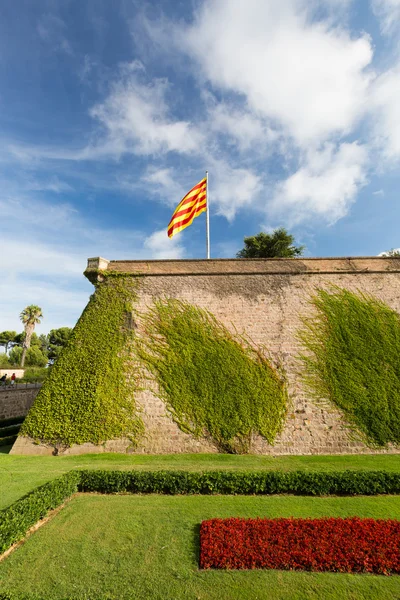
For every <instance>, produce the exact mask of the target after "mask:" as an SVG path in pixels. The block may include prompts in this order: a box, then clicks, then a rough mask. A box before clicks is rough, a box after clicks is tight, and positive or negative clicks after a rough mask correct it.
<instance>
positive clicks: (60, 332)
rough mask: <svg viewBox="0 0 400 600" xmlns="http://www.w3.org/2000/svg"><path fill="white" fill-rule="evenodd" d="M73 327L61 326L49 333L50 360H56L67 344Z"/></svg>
mask: <svg viewBox="0 0 400 600" xmlns="http://www.w3.org/2000/svg"><path fill="white" fill-rule="evenodd" d="M71 333H72V329H71V328H70V327H60V328H59V329H52V330H51V331H50V333H49V338H48V352H49V360H50V362H52V363H53V362H54V361H55V360H56V359H57V358H58V356H59V354H60V352H61V350H62V349H63V348H64V346H65V345H66V344H67V342H68V340H69V338H70V337H71Z"/></svg>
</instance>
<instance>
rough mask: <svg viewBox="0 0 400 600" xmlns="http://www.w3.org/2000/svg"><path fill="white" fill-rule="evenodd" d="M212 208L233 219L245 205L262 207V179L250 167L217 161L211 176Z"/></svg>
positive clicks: (229, 219) (230, 219)
mask: <svg viewBox="0 0 400 600" xmlns="http://www.w3.org/2000/svg"><path fill="white" fill-rule="evenodd" d="M209 185H210V190H209V194H210V208H211V211H213V210H215V207H217V213H218V214H219V215H223V216H224V217H225V218H226V219H228V221H232V220H233V219H234V217H235V215H236V213H237V211H238V210H239V209H241V208H244V207H251V208H252V209H254V208H255V207H258V209H260V199H259V197H258V196H259V193H260V192H261V189H262V180H261V177H260V176H259V175H257V174H256V173H255V172H254V171H251V170H250V169H240V168H237V169H235V168H232V167H231V166H230V165H229V164H228V163H227V162H224V161H215V162H214V163H213V171H212V174H211V176H210V177H209Z"/></svg>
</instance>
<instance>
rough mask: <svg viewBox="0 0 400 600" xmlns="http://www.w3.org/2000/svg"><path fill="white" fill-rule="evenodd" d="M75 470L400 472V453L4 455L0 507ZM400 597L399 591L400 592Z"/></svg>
mask: <svg viewBox="0 0 400 600" xmlns="http://www.w3.org/2000/svg"><path fill="white" fill-rule="evenodd" d="M71 469H148V470H150V469H151V470H155V469H174V470H179V469H187V470H197V471H199V470H205V469H282V470H297V469H314V470H318V471H336V470H344V469H367V470H380V469H384V470H386V471H400V455H396V454H392V455H383V454H381V455H373V456H368V455H342V456H281V457H277V458H274V457H271V456H254V455H245V456H243V455H242V456H238V455H232V454H170V455H157V456H154V455H151V456H149V455H126V454H86V455H83V456H14V455H10V454H0V509H1V508H5V507H6V506H9V505H10V504H11V503H12V502H15V500H17V499H18V498H20V497H21V496H23V495H25V494H27V493H28V492H30V491H31V490H32V489H33V488H35V487H37V486H39V485H42V484H43V483H46V482H47V481H49V480H50V479H53V478H55V477H58V476H59V475H61V474H62V473H65V472H67V471H69V470H71ZM399 597H400V596H399Z"/></svg>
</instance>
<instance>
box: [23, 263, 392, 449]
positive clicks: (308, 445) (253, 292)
mask: <svg viewBox="0 0 400 600" xmlns="http://www.w3.org/2000/svg"><path fill="white" fill-rule="evenodd" d="M102 271H117V272H120V273H121V274H122V273H124V275H128V274H129V275H131V276H132V277H139V278H140V282H141V285H140V287H139V291H138V293H139V299H138V302H136V303H135V309H136V310H137V312H138V313H139V314H140V313H144V312H146V311H147V310H148V308H149V307H150V306H151V305H152V303H153V302H154V300H155V299H156V298H165V297H172V298H178V299H182V300H184V301H187V302H189V303H191V304H195V305H197V306H200V307H201V308H205V309H207V310H209V311H210V312H211V313H212V314H214V315H215V317H216V318H217V319H218V320H219V321H221V322H222V323H223V324H224V325H225V326H226V327H227V328H228V329H230V330H231V331H233V332H238V333H239V334H245V335H246V336H248V337H249V338H250V339H251V340H253V342H254V343H256V344H257V345H263V346H265V347H266V348H267V349H268V350H269V351H270V353H271V355H272V357H273V358H274V359H275V360H279V361H281V362H282V363H283V367H284V369H285V372H286V376H287V379H288V386H289V394H290V402H291V405H290V408H289V412H288V415H287V419H286V425H285V428H284V430H283V432H282V434H281V435H280V436H279V437H278V438H277V440H276V442H275V444H274V445H273V446H271V445H269V444H268V443H267V442H266V441H265V440H264V439H263V438H261V437H260V436H254V438H253V440H252V443H251V448H250V452H251V453H256V454H270V455H283V454H352V453H385V452H389V453H395V452H399V450H397V449H395V448H389V449H387V450H379V451H376V450H371V449H370V448H368V447H367V446H366V445H364V444H363V443H362V442H360V441H357V440H355V439H352V437H351V436H350V435H349V430H348V428H347V427H346V423H345V422H344V421H343V418H342V417H341V415H340V413H339V411H337V410H336V409H335V408H334V407H332V408H325V407H321V406H318V405H316V404H315V403H314V402H313V401H312V399H311V398H310V397H309V395H308V394H307V393H306V391H305V390H304V388H303V385H302V381H301V378H300V375H299V364H298V361H297V356H298V354H299V351H300V344H299V341H298V339H297V331H298V330H299V328H300V327H301V317H302V316H307V315H310V314H311V311H312V310H313V308H312V306H311V304H310V298H311V297H312V296H313V295H314V294H315V292H316V290H317V289H318V288H325V289H326V288H329V286H331V285H332V284H333V285H336V286H339V287H342V288H347V289H349V290H350V291H353V292H357V291H362V292H364V293H367V294H371V295H373V296H375V297H376V298H379V299H380V300H382V301H384V302H385V303H386V304H387V305H389V306H390V307H391V308H393V309H394V310H396V311H397V312H399V313H400V258H396V257H390V258H381V257H366V258H364V257H358V258H302V259H300V258H298V259H251V260H247V259H220V260H165V261H135V260H133V261H108V260H106V259H102V258H93V259H89V260H88V267H87V270H86V272H85V274H86V276H87V277H88V278H89V279H90V280H91V281H92V282H95V281H101V280H102V278H103V275H102V274H101V272H102ZM134 318H135V317H134ZM133 325H134V326H137V325H138V326H139V331H140V323H138V324H137V323H133ZM137 402H138V404H139V405H140V406H141V408H142V410H143V420H144V423H145V428H146V434H145V437H144V438H143V440H142V442H141V443H140V444H139V447H138V448H137V449H136V450H135V452H139V453H149V454H154V453H179V452H217V448H216V447H215V446H214V445H213V444H212V443H211V442H210V441H207V440H205V439H200V440H197V439H195V438H194V437H193V436H191V435H188V434H186V433H183V432H182V431H181V430H180V429H179V428H178V426H177V425H176V424H175V423H174V422H173V421H172V420H171V418H170V417H169V416H168V414H167V412H166V407H165V405H164V403H163V402H162V401H161V400H160V399H159V398H158V397H157V396H156V395H155V394H154V393H153V391H152V389H151V387H148V388H147V389H145V390H144V391H141V392H140V393H139V394H138V396H137ZM221 402H223V398H221ZM18 444H19V445H18ZM27 446H28V441H27V440H25V441H24V440H22V439H21V440H20V441H17V442H16V445H15V446H14V449H13V452H14V453H18V448H19V450H20V452H21V453H22V452H23V453H25V451H27V452H28V451H29V450H28V449H27ZM89 446H90V447H89ZM24 448H25V450H24ZM127 448H128V443H124V442H123V441H122V440H120V441H116V442H108V443H107V444H105V445H103V446H101V447H96V446H93V445H90V444H85V448H84V449H83V448H80V447H72V448H71V449H69V450H67V451H66V453H73V454H76V453H80V452H83V451H84V452H88V451H97V452H99V451H101V452H103V451H105V450H107V449H108V450H109V451H110V450H111V449H113V450H114V451H121V450H122V451H124V450H125V449H127ZM42 452H46V450H45V448H42ZM48 452H49V453H51V449H50V448H49V449H48Z"/></svg>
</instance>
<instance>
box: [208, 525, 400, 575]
mask: <svg viewBox="0 0 400 600" xmlns="http://www.w3.org/2000/svg"><path fill="white" fill-rule="evenodd" d="M399 546H400V521H396V520H394V519H387V520H384V519H360V518H358V517H352V518H347V519H341V518H334V517H330V518H324V519H293V518H290V519H241V518H230V519H210V520H208V521H203V522H202V523H201V526H200V568H202V569H211V568H213V569H287V570H290V571H292V570H303V571H333V572H339V573H376V574H380V575H389V574H391V573H400V553H399Z"/></svg>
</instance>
